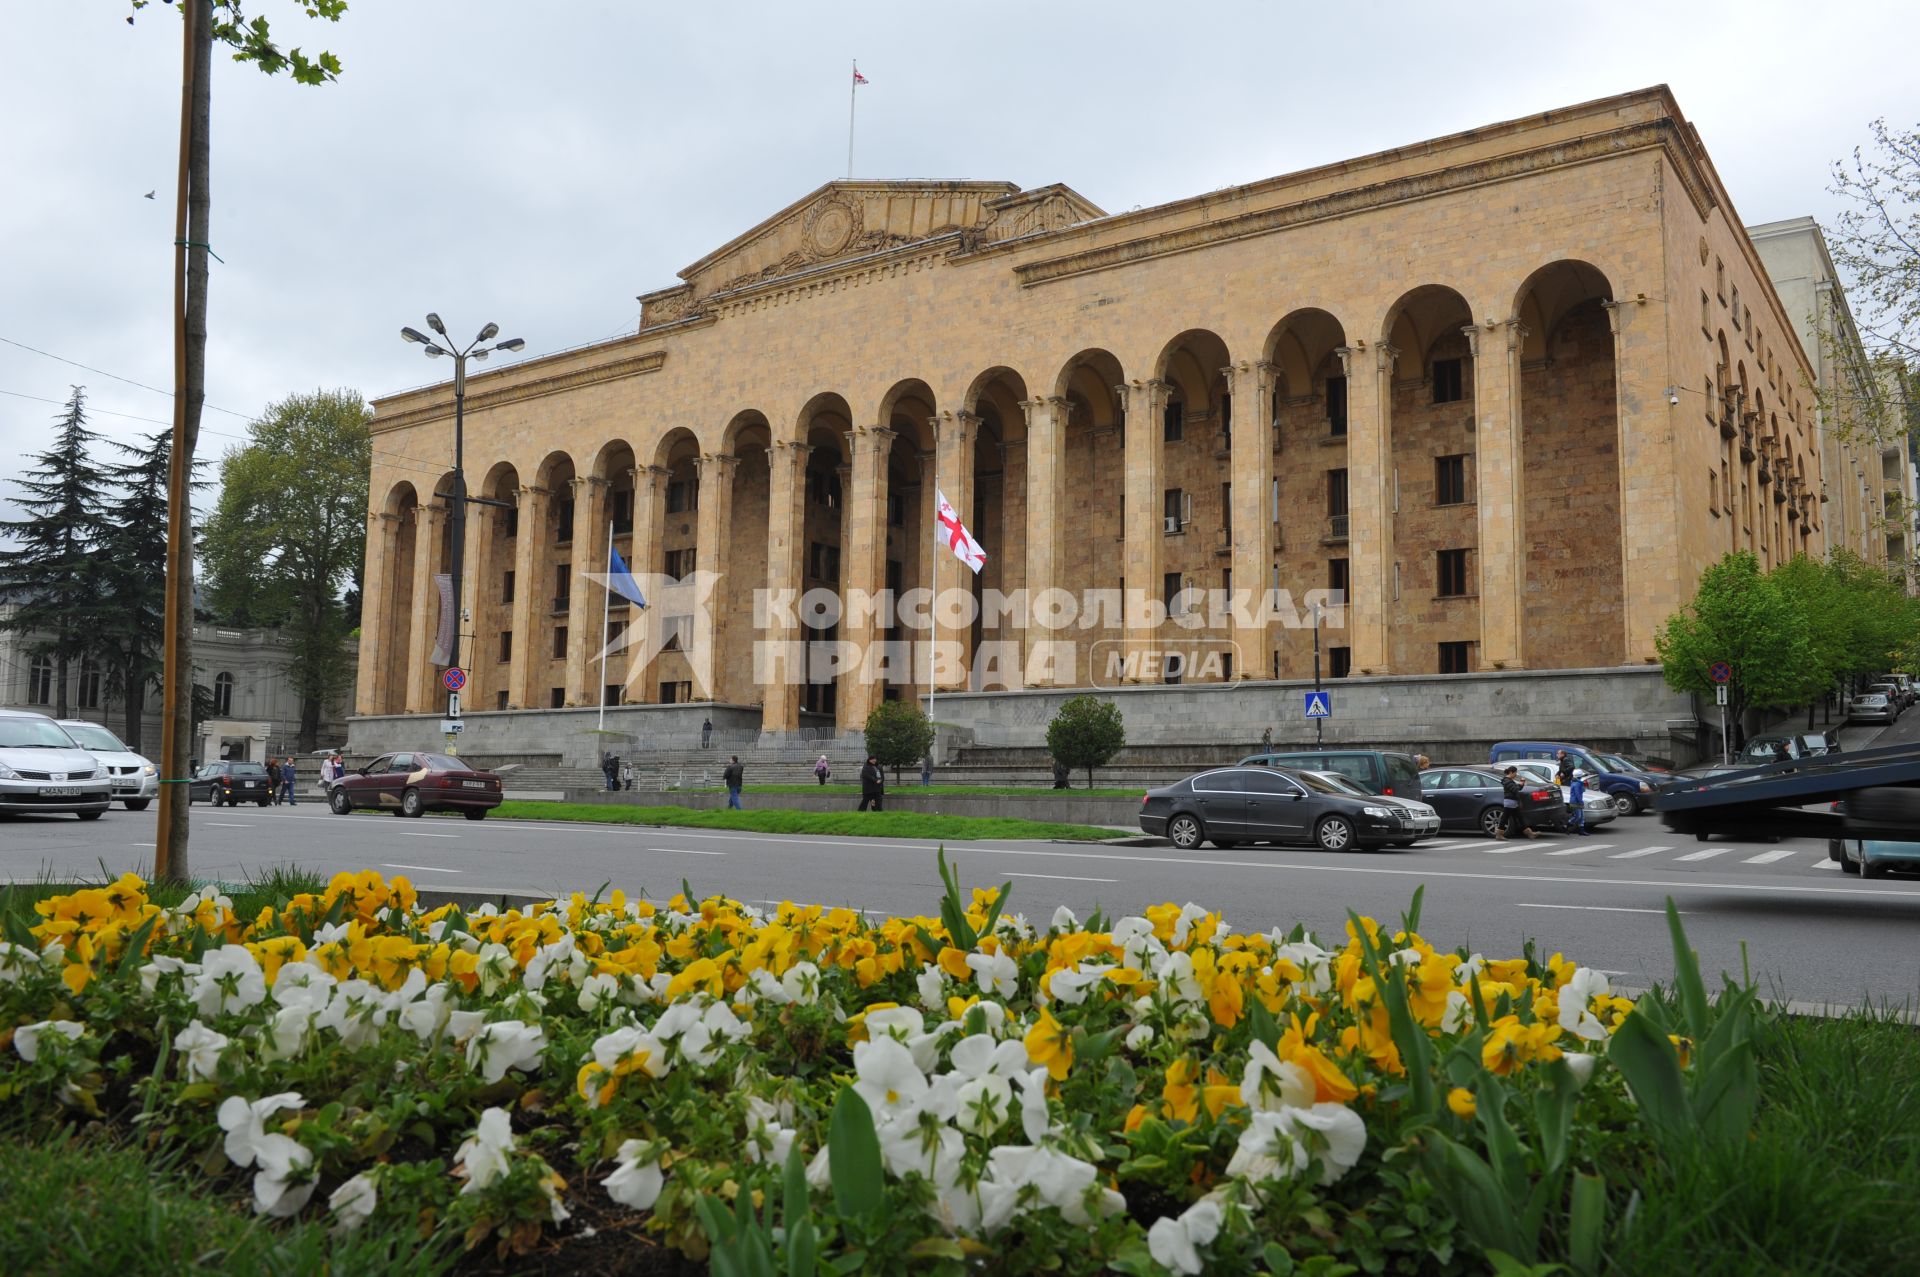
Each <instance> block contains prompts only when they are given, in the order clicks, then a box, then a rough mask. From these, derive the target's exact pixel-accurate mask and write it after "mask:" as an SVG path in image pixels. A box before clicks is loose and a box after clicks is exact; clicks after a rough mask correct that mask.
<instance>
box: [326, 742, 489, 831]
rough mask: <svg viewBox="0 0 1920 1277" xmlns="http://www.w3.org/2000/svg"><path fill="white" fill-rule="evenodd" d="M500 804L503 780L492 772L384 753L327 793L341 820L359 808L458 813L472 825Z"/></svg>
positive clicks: (444, 757)
mask: <svg viewBox="0 0 1920 1277" xmlns="http://www.w3.org/2000/svg"><path fill="white" fill-rule="evenodd" d="M500 799H501V792H500V777H499V776H497V775H496V774H494V773H493V772H483V771H477V770H475V769H474V768H472V767H469V766H467V765H466V764H465V763H463V762H461V761H460V760H459V759H457V758H455V757H453V756H452V755H451V754H433V753H427V752H424V751H422V752H413V751H406V752H403V753H398V754H382V755H381V756H380V757H378V758H376V759H374V760H373V761H372V762H371V763H368V764H367V765H366V766H365V767H362V768H360V769H359V770H358V771H351V772H348V773H347V774H346V775H344V776H342V777H341V778H340V779H339V780H337V781H335V782H334V784H333V788H332V789H331V790H329V791H328V793H327V805H328V806H329V807H331V808H332V809H333V811H334V814H335V815H340V816H344V815H346V814H347V813H348V812H351V811H353V810H354V809H355V808H356V807H358V808H372V809H374V810H376V811H390V812H392V813H393V814H394V815H396V816H424V815H425V814H426V813H428V812H430V811H457V812H459V813H460V814H461V815H463V816H465V817H466V818H467V819H468V820H485V819H486V818H487V813H488V812H489V811H491V810H493V809H494V808H495V807H498V806H499V805H500Z"/></svg>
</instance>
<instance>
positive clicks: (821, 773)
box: [813, 754, 833, 785]
mask: <svg viewBox="0 0 1920 1277" xmlns="http://www.w3.org/2000/svg"><path fill="white" fill-rule="evenodd" d="M831 775H833V768H832V767H830V766H828V765H827V756H826V755H825V754H822V755H820V760H819V761H818V762H816V763H815V764H814V765H813V778H814V779H815V780H817V781H819V782H820V783H821V784H822V785H824V784H826V783H827V777H829V776H831Z"/></svg>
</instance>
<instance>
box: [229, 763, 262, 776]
mask: <svg viewBox="0 0 1920 1277" xmlns="http://www.w3.org/2000/svg"><path fill="white" fill-rule="evenodd" d="M227 774H228V775H231V776H264V775H266V774H267V769H266V767H265V765H264V764H261V763H229V764H228V765H227Z"/></svg>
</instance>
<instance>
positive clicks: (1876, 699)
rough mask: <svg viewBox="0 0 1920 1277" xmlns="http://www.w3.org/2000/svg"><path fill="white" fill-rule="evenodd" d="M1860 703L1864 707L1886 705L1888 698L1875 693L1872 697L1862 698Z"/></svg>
mask: <svg viewBox="0 0 1920 1277" xmlns="http://www.w3.org/2000/svg"><path fill="white" fill-rule="evenodd" d="M1860 703H1861V704H1862V705H1885V704H1886V703H1887V698H1886V697H1884V696H1882V695H1881V694H1880V693H1878V692H1874V693H1873V694H1872V695H1870V696H1862V697H1861V698H1860Z"/></svg>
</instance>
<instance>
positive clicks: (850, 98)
mask: <svg viewBox="0 0 1920 1277" xmlns="http://www.w3.org/2000/svg"><path fill="white" fill-rule="evenodd" d="M859 87H860V59H858V58H855V59H854V60H853V74H852V75H851V76H850V77H848V79H847V180H848V181H849V182H851V181H852V180H853V104H854V101H855V98H854V92H855V90H857V89H858V88H859Z"/></svg>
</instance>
